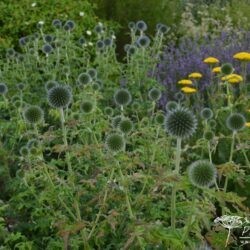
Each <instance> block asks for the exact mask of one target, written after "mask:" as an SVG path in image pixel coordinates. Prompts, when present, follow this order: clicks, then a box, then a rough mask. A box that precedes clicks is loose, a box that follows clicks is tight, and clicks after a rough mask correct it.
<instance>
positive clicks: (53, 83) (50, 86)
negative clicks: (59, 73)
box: [45, 80, 59, 91]
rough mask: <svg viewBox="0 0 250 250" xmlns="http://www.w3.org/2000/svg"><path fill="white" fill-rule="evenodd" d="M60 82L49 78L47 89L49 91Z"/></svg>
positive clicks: (46, 84)
mask: <svg viewBox="0 0 250 250" xmlns="http://www.w3.org/2000/svg"><path fill="white" fill-rule="evenodd" d="M58 85H59V84H58V82H57V81H54V80H49V81H47V82H46V83H45V89H46V91H49V90H50V89H52V88H53V87H55V86H58Z"/></svg>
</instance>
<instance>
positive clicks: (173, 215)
mask: <svg viewBox="0 0 250 250" xmlns="http://www.w3.org/2000/svg"><path fill="white" fill-rule="evenodd" d="M180 161H181V138H179V137H178V138H177V145H176V158H175V172H176V174H179V171H180ZM176 191H177V188H176V183H174V184H173V188H172V195H171V227H172V229H175V223H176Z"/></svg>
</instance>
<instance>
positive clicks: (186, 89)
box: [181, 87, 197, 94]
mask: <svg viewBox="0 0 250 250" xmlns="http://www.w3.org/2000/svg"><path fill="white" fill-rule="evenodd" d="M181 90H182V91H183V92H184V93H186V94H192V93H196V92H197V89H195V88H190V87H183V88H181Z"/></svg>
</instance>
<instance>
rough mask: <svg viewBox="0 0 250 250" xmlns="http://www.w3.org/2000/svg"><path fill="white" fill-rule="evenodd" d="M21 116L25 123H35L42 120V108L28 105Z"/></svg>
mask: <svg viewBox="0 0 250 250" xmlns="http://www.w3.org/2000/svg"><path fill="white" fill-rule="evenodd" d="M23 117H24V119H25V121H26V122H27V123H30V124H37V123H39V122H41V121H42V120H43V117H44V113H43V110H42V109H41V108H40V107H39V106H36V105H32V106H28V107H27V108H26V109H25V110H24V112H23Z"/></svg>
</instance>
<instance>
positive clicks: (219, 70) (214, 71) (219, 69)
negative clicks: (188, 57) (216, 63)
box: [212, 67, 221, 73]
mask: <svg viewBox="0 0 250 250" xmlns="http://www.w3.org/2000/svg"><path fill="white" fill-rule="evenodd" d="M212 72H213V73H221V67H215V68H213V69H212Z"/></svg>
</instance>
